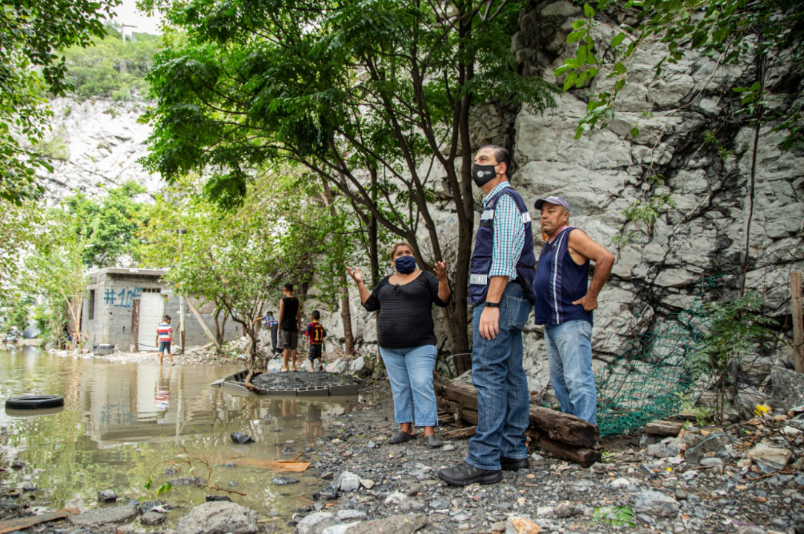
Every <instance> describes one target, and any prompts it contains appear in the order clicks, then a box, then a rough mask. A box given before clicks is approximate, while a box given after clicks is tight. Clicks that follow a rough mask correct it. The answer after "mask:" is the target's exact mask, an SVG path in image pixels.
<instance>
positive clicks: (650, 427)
mask: <svg viewBox="0 0 804 534" xmlns="http://www.w3.org/2000/svg"><path fill="white" fill-rule="evenodd" d="M683 426H684V423H677V422H675V421H651V422H650V423H648V424H647V425H645V433H646V434H650V435H651V436H673V437H676V436H678V433H679V432H681V429H682V427H683Z"/></svg>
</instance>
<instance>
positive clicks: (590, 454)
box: [525, 427, 601, 467]
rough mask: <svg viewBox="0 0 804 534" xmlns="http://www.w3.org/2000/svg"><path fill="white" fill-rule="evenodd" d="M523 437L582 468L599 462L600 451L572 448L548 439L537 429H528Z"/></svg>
mask: <svg viewBox="0 0 804 534" xmlns="http://www.w3.org/2000/svg"><path fill="white" fill-rule="evenodd" d="M525 435H526V436H528V437H529V438H530V439H531V444H532V445H534V446H536V447H539V448H540V449H542V450H545V451H547V452H549V453H551V454H553V455H554V456H557V457H558V458H561V459H563V460H569V461H570V462H575V463H577V464H579V465H580V466H582V467H590V466H592V465H593V464H595V463H597V462H599V461H600V458H601V455H600V451H598V450H595V449H590V448H586V447H574V446H572V445H567V444H566V443H561V442H559V441H555V440H552V439H550V438H549V437H548V436H547V435H546V434H545V433H543V432H541V431H540V430H539V429H538V428H535V427H530V428H529V429H528V430H527V431H526V432H525Z"/></svg>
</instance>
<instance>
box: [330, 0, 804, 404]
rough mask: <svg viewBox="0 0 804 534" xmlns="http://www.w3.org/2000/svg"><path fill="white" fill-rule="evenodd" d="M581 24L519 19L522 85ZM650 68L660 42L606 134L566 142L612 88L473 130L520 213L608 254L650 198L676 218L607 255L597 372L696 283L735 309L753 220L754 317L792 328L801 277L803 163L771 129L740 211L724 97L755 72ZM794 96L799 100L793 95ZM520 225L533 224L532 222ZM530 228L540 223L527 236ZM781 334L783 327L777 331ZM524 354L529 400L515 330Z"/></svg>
mask: <svg viewBox="0 0 804 534" xmlns="http://www.w3.org/2000/svg"><path fill="white" fill-rule="evenodd" d="M580 17H582V13H581V10H580V9H579V8H578V7H577V6H575V5H573V4H571V3H569V2H566V1H558V2H550V3H542V4H539V5H538V6H537V7H535V8H534V9H533V10H532V11H529V12H527V13H523V14H522V16H521V18H520V26H519V32H518V33H517V35H516V36H515V37H514V39H513V43H512V46H513V50H514V51H515V53H516V54H517V58H518V59H519V61H520V63H521V66H522V68H523V69H524V72H526V73H529V74H532V75H539V76H542V77H544V78H545V79H547V80H548V81H554V80H555V79H554V78H553V77H552V73H553V71H554V69H555V68H556V67H558V66H560V65H561V64H562V63H563V61H564V59H565V58H566V57H567V56H569V55H570V54H574V48H572V47H569V46H567V45H566V37H567V34H568V33H569V32H571V31H572V21H573V20H575V19H577V18H580ZM594 31H595V32H596V33H598V34H600V35H609V36H611V34H612V33H613V32H615V31H616V32H619V31H620V30H619V29H616V27H615V26H613V25H611V24H607V23H605V22H603V23H601V24H600V25H599V26H598V27H597V28H596V29H595V30H594ZM661 57H662V45H661V44H660V43H654V44H650V43H648V44H646V45H644V46H642V47H641V49H640V50H639V52H638V53H637V56H636V57H635V58H634V60H633V61H632V62H631V64H630V65H629V78H628V84H627V85H626V88H625V89H624V91H623V93H622V95H621V99H620V100H619V108H618V110H617V117H616V119H615V120H614V121H612V123H611V127H610V128H609V129H603V130H601V129H597V130H594V131H591V132H588V133H586V134H585V135H584V136H583V137H582V138H581V139H579V140H575V139H574V134H575V128H576V126H577V123H578V119H579V118H580V117H581V116H582V115H583V114H584V112H585V109H586V99H585V96H587V95H588V94H597V93H598V92H600V91H602V90H605V87H604V86H605V85H606V84H610V82H609V81H608V80H606V79H605V78H602V77H601V78H599V79H597V80H595V82H594V83H593V84H592V86H591V87H589V88H585V89H583V90H573V91H571V92H570V93H567V94H562V95H557V97H556V106H555V107H554V108H551V109H548V110H547V111H545V112H544V114H537V113H534V112H533V111H532V110H530V109H528V108H527V107H524V108H522V109H519V110H511V109H506V108H502V107H497V108H495V107H494V106H486V107H484V108H482V109H479V110H477V112H476V118H477V119H478V120H476V122H475V124H474V128H473V130H472V135H473V144H474V146H475V147H479V146H480V145H482V144H484V143H490V142H493V143H497V144H502V145H504V146H507V147H508V148H509V149H510V150H511V152H512V155H513V157H514V159H515V162H514V163H515V165H514V167H515V169H516V172H515V174H514V176H513V178H512V183H513V185H514V186H515V187H516V188H517V189H518V190H519V192H520V193H521V194H522V196H523V197H524V198H525V200H526V201H527V202H528V203H529V204H530V205H531V206H532V203H533V201H535V199H537V198H540V197H544V196H547V195H551V194H555V195H561V196H563V197H565V198H567V199H568V201H569V203H570V205H571V208H572V212H571V213H572V216H571V219H570V222H571V224H572V225H573V226H577V227H578V228H581V229H583V230H584V231H586V232H587V233H588V234H589V235H590V236H591V237H592V238H593V239H595V240H596V241H597V242H599V243H601V244H603V245H605V246H606V247H608V248H609V249H610V250H612V251H613V252H614V251H617V247H616V246H615V245H614V244H613V241H612V239H613V238H614V237H615V236H617V235H618V234H619V233H620V231H621V229H622V228H623V226H624V224H626V217H625V216H624V215H623V211H624V210H626V209H627V208H628V207H629V205H631V204H632V203H633V202H636V201H638V200H644V199H646V198H649V197H650V196H651V195H667V194H670V195H671V198H672V200H673V202H674V203H675V206H674V207H671V208H669V209H666V210H662V214H661V216H660V217H659V218H658V219H657V220H656V222H655V225H654V227H653V229H652V231H651V232H650V233H649V234H647V233H645V232H641V231H637V229H636V228H634V227H633V226H631V227H630V229H629V231H636V234H635V235H634V236H633V239H632V241H631V242H630V243H629V244H627V245H625V246H623V247H621V249H620V250H619V251H618V257H617V261H616V264H615V266H614V270H613V273H612V277H611V279H610V281H609V283H608V285H607V286H606V287H605V289H604V290H603V292H602V293H601V295H600V297H599V299H598V300H599V302H600V308H599V309H598V310H597V311H596V312H595V328H594V331H593V332H594V333H593V348H594V351H595V354H596V357H597V358H598V359H599V360H608V359H609V356H610V355H616V354H618V353H621V352H622V351H623V350H624V349H625V346H626V343H627V342H628V341H629V340H631V339H633V338H634V337H635V336H637V335H639V334H642V333H645V332H646V331H647V330H649V329H656V328H660V327H661V325H662V323H664V322H666V321H668V320H669V316H670V315H672V314H673V313H677V312H679V311H680V310H682V309H683V308H685V307H686V306H689V305H690V304H692V303H693V302H694V300H695V296H696V294H698V293H699V290H698V288H699V286H700V282H701V280H702V278H710V277H720V278H718V287H717V289H716V290H717V294H718V295H722V294H723V293H724V288H725V293H726V295H731V296H734V295H735V294H736V291H737V288H738V287H739V279H740V276H741V273H742V266H743V254H744V251H745V244H746V229H747V221H748V218H749V214H750V213H751V211H752V210H753V214H752V216H751V224H750V238H749V240H748V242H749V250H748V254H749V257H748V269H747V272H746V287H747V289H750V290H755V291H758V292H759V293H760V294H762V295H763V296H764V299H765V303H766V306H767V308H766V312H767V313H768V314H769V315H771V316H774V317H777V318H778V319H779V320H780V324H782V323H784V319H785V316H787V317H788V318H789V316H790V300H789V273H790V272H791V271H795V270H799V271H800V270H802V269H804V245H803V244H802V238H803V237H804V231H803V230H802V222H803V221H804V155H803V154H801V153H800V152H799V153H794V152H781V151H780V150H779V149H778V148H777V146H776V145H777V143H778V141H779V139H780V138H781V135H782V134H780V133H773V132H771V131H770V127H763V128H762V130H761V131H760V135H759V142H758V146H757V161H756V172H755V179H754V188H755V192H754V201H753V206H751V204H750V202H749V187H750V180H751V166H752V159H753V158H752V149H753V142H754V134H755V132H754V128H753V127H752V126H751V125H749V124H747V123H746V122H745V121H744V120H735V116H734V111H735V106H737V105H738V104H739V102H738V101H737V102H736V101H735V100H734V94H733V93H732V92H731V87H733V86H734V85H735V82H741V83H740V85H743V86H748V85H751V83H753V79H754V78H753V77H754V72H753V67H752V66H750V65H746V66H744V67H743V68H738V67H734V66H729V67H723V66H719V65H718V64H717V63H716V62H715V61H714V60H712V59H710V58H706V57H698V56H695V55H690V56H688V57H686V58H685V59H683V60H682V61H680V62H679V63H678V64H677V65H670V66H668V68H666V69H665V71H664V74H663V75H662V76H661V77H659V78H655V76H654V70H653V65H655V64H656V63H657V62H658V61H659V60H660V59H661ZM776 65H777V66H776V67H775V70H774V71H773V72H771V73H770V75H769V77H768V78H769V80H770V83H769V87H770V88H771V89H772V91H774V92H778V93H785V92H790V87H787V86H783V83H787V84H789V83H790V81H789V80H788V77H787V76H786V75H787V71H788V69H789V65H786V64H785V62H784V61H780V62H777V64H776ZM785 80H786V81H785ZM742 82H745V83H742ZM800 83H801V81H797V82H796V84H800ZM796 92H797V93H798V94H799V95H800V94H802V92H801V87H800V86H799V85H796V87H795V89H794V93H796ZM799 98H800V99H801V98H802V97H799ZM643 112H649V113H648V114H647V115H643ZM634 125H636V126H637V127H638V128H639V130H640V133H639V136H638V137H637V138H636V139H633V138H631V137H630V135H628V132H629V131H630V129H631V128H632V127H633V126H634ZM706 132H711V133H713V134H715V135H716V136H717V137H718V138H719V139H720V146H721V147H724V148H726V149H728V150H730V151H731V153H732V154H733V156H732V157H726V158H725V159H723V158H722V157H721V155H720V153H719V152H718V150H717V148H718V147H717V146H712V145H711V144H710V145H708V144H707V143H706V142H705V137H704V134H705V133H706ZM654 174H659V175H663V176H664V178H665V184H664V185H657V184H651V183H650V181H649V180H648V178H649V177H650V176H651V175H654ZM436 189H437V191H445V188H439V187H438V186H436ZM478 199H479V197H478ZM438 207H439V208H441V209H443V211H441V212H440V216H439V217H438V220H440V221H441V224H442V232H444V233H449V232H450V231H451V225H450V213H449V205H448V204H447V203H445V204H444V205H441V204H439V206H438ZM531 214H532V216H533V217H534V220H535V221H538V213H536V211H535V210H534V209H531ZM476 222H477V221H476ZM537 229H538V223H536V224H534V233H538V231H537ZM534 237H535V238H536V243H535V246H536V252H537V254H538V253H539V251H540V250H541V247H542V245H543V242H542V240H541V236H540V235H535V236H534ZM714 291H715V290H710V293H711V294H710V297H711V296H712V295H714ZM364 315H365V314H364V313H361V314H360V317H359V319H358V322H359V324H358V325H357V332H358V333H359V334H360V333H362V334H363V336H364V338H365V339H372V336H373V321H370V320H366V318H365V317H364ZM333 319H335V318H333ZM789 325H790V322H789V320H788V321H787V326H786V328H787V329H789V328H790V326H789ZM525 350H526V358H525V365H526V368H527V371H528V376H529V380H530V389H531V390H539V389H541V387H542V386H543V385H544V384H545V383H546V381H547V358H546V350H545V347H544V339H543V335H542V331H541V328H540V327H535V326H530V327H528V328H527V329H526V342H525ZM779 354H787V355H789V354H791V352H790V351H789V349H788V350H781V351H780V352H779Z"/></svg>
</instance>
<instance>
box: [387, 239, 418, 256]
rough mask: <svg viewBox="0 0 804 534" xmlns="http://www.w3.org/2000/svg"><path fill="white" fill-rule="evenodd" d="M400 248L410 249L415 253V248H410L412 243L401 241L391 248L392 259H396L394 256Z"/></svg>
mask: <svg viewBox="0 0 804 534" xmlns="http://www.w3.org/2000/svg"><path fill="white" fill-rule="evenodd" d="M399 247H408V248H409V249H410V250H411V251H413V247H411V246H410V243H408V242H406V241H399V242H398V243H394V245H393V246H392V247H391V259H394V254H396V249H398V248H399Z"/></svg>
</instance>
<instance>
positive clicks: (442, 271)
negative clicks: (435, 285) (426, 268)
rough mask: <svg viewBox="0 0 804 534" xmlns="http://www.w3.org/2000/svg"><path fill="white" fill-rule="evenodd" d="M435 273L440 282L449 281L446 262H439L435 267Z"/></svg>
mask: <svg viewBox="0 0 804 534" xmlns="http://www.w3.org/2000/svg"><path fill="white" fill-rule="evenodd" d="M433 271H435V274H436V276H437V277H438V279H439V280H446V279H447V264H446V263H445V262H443V261H437V262H436V264H435V265H434V267H433Z"/></svg>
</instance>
